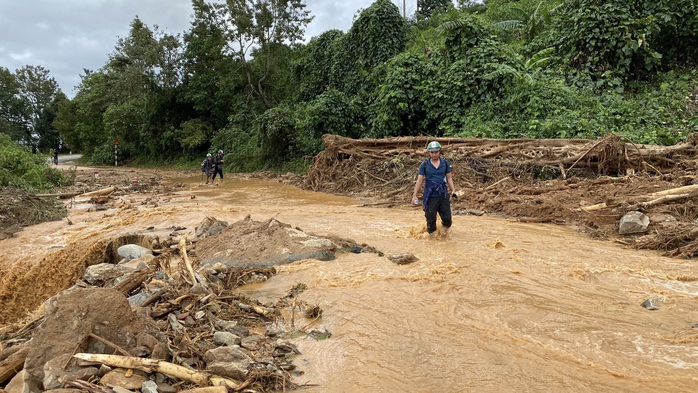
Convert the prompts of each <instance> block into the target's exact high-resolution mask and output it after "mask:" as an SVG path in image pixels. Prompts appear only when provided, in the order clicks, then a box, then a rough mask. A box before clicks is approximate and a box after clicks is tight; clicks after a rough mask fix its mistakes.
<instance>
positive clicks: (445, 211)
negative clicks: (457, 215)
mask: <svg viewBox="0 0 698 393" xmlns="http://www.w3.org/2000/svg"><path fill="white" fill-rule="evenodd" d="M436 213H439V216H440V217H441V223H442V224H443V226H445V227H447V228H448V227H450V226H451V224H452V223H453V221H452V220H451V202H450V201H449V196H448V195H441V196H431V197H429V201H427V210H426V211H425V212H424V216H425V217H426V218H427V232H429V233H433V232H435V231H436Z"/></svg>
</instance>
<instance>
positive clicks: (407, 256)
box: [388, 252, 419, 265]
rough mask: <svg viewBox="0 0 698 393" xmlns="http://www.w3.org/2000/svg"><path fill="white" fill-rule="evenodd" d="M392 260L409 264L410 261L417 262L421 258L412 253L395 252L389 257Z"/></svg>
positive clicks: (399, 263) (400, 263)
mask: <svg viewBox="0 0 698 393" xmlns="http://www.w3.org/2000/svg"><path fill="white" fill-rule="evenodd" d="M388 259H390V260H391V261H393V262H394V263H397V264H398V265H408V264H410V263H414V262H417V261H418V260H419V258H417V257H416V256H414V254H412V253H409V252H407V253H404V254H393V255H391V256H389V257H388Z"/></svg>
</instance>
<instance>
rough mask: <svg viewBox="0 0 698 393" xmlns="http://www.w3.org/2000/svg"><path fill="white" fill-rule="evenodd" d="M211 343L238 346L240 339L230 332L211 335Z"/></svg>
mask: <svg viewBox="0 0 698 393" xmlns="http://www.w3.org/2000/svg"><path fill="white" fill-rule="evenodd" d="M213 342H214V343H216V344H218V345H227V346H233V345H240V337H239V336H237V335H235V334H233V333H230V332H220V331H219V332H215V333H213Z"/></svg>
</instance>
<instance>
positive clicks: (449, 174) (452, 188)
mask: <svg viewBox="0 0 698 393" xmlns="http://www.w3.org/2000/svg"><path fill="white" fill-rule="evenodd" d="M446 182H447V183H448V186H449V187H451V194H455V193H456V186H455V185H453V177H452V176H451V172H449V173H447V174H446Z"/></svg>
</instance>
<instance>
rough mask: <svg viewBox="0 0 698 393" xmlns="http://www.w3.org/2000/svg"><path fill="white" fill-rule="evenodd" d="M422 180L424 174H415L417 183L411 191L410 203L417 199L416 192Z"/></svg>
mask: <svg viewBox="0 0 698 393" xmlns="http://www.w3.org/2000/svg"><path fill="white" fill-rule="evenodd" d="M423 181H424V175H417V183H416V184H415V185H414V192H413V193H412V199H411V200H410V203H414V201H416V200H417V193H418V192H419V189H420V188H421V187H422V182H423Z"/></svg>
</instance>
